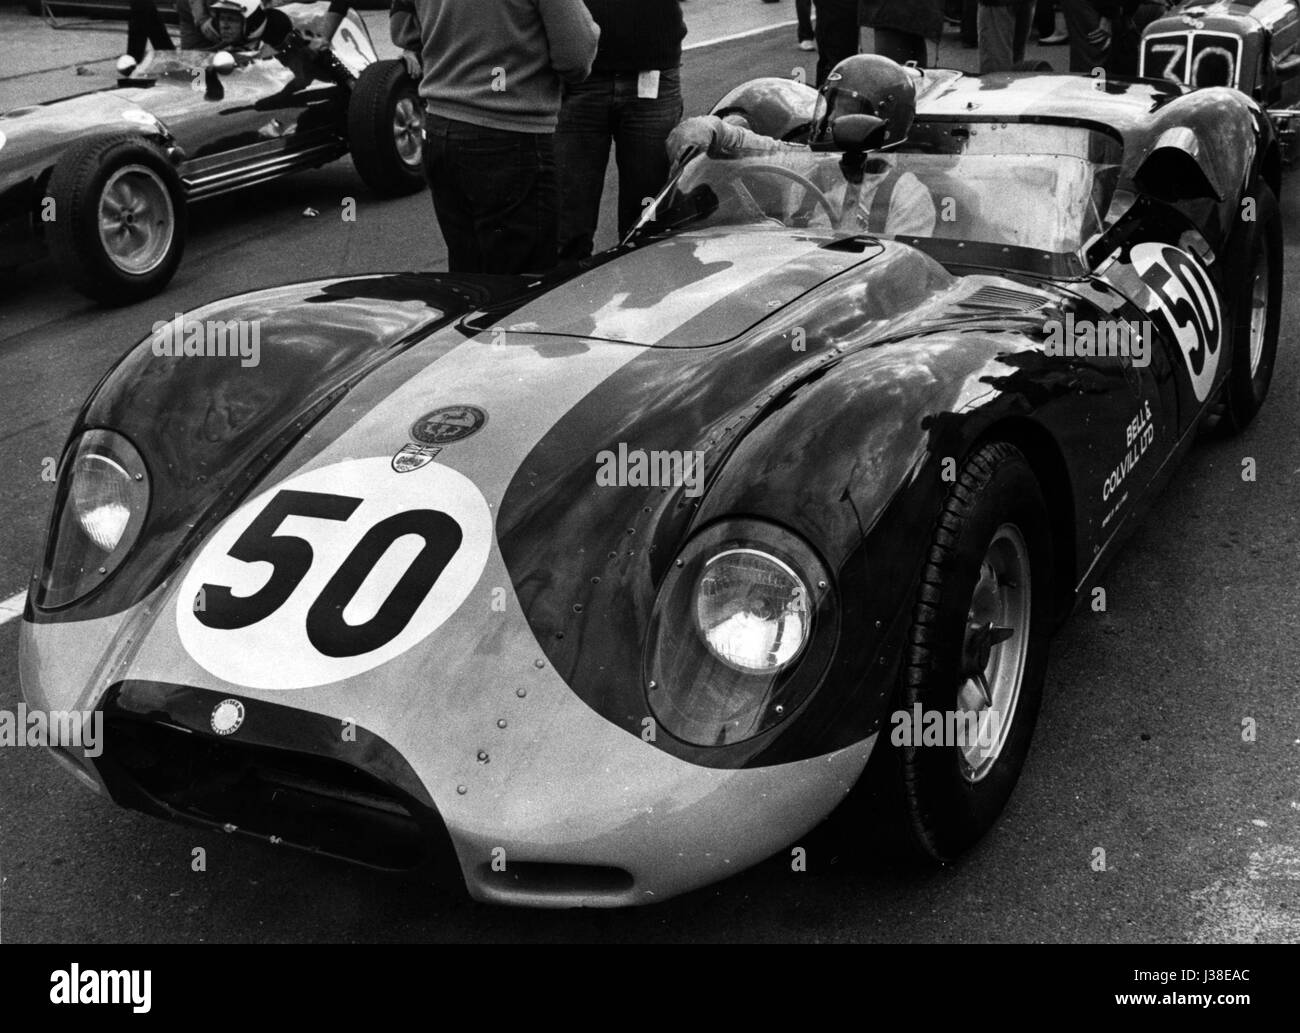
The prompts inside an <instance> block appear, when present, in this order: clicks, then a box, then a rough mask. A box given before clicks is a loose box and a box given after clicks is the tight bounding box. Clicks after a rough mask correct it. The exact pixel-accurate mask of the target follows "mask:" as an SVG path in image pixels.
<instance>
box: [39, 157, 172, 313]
mask: <svg viewBox="0 0 1300 1033" xmlns="http://www.w3.org/2000/svg"><path fill="white" fill-rule="evenodd" d="M119 174H120V175H119ZM123 182H125V184H126V186H127V187H128V188H130V190H131V195H130V196H133V197H137V198H140V199H142V200H143V202H144V205H143V207H141V208H140V214H141V215H142V216H148V220H147V221H146V220H145V219H144V218H140V220H139V222H138V223H136V222H135V219H136V214H135V213H134V212H133V213H132V214H131V216H130V218H131V220H132V225H138V226H139V227H146V226H147V227H148V228H147V229H144V230H143V231H141V230H138V229H137V230H136V231H134V232H135V233H136V234H137V235H138V236H139V237H140V239H141V240H143V241H145V242H146V243H142V244H141V245H140V251H139V254H138V255H137V256H135V257H132V256H131V255H129V254H126V253H120V254H118V255H116V256H115V255H114V253H113V251H112V250H111V249H110V244H109V243H108V242H107V241H106V238H105V237H104V236H103V235H102V234H101V232H100V213H101V205H102V204H106V203H109V202H108V201H107V200H106V197H105V195H106V188H108V192H109V193H111V194H113V195H114V196H121V195H120V194H118V190H119V189H120V187H119V185H118V184H121V183H123ZM47 193H48V196H49V197H50V198H52V199H53V201H54V219H53V221H52V222H51V223H50V224H49V240H50V249H51V251H52V252H53V254H54V258H55V260H56V261H57V262H58V263H59V265H60V266H61V267H62V269H63V272H64V275H65V276H66V277H67V279H68V281H69V282H70V283H71V284H72V286H74V287H75V288H76V289H77V290H79V291H81V293H82V294H85V295H86V296H87V297H89V298H92V299H93V300H95V301H98V302H100V303H101V304H104V305H127V304H130V303H131V302H134V301H139V300H141V299H142V298H147V297H150V296H151V295H154V294H157V293H158V292H159V291H160V290H162V289H163V288H164V287H165V286H167V283H168V281H170V280H171V278H172V276H173V275H175V273H176V268H177V266H179V265H180V261H181V255H182V254H183V253H184V251H185V233H186V229H187V213H186V208H185V195H184V190H183V189H182V187H181V180H180V176H179V175H178V174H177V172H176V169H175V168H174V167H173V165H172V163H171V162H170V161H169V160H168V159H167V156H166V155H165V154H163V152H162V151H161V150H160V149H159V148H158V147H156V146H154V144H152V143H150V142H149V141H148V140H145V139H143V138H142V137H140V136H137V135H135V134H131V133H124V134H119V135H116V136H100V137H91V138H89V139H87V140H83V141H82V142H81V143H79V144H76V145H74V146H73V147H71V148H69V149H68V151H67V152H65V153H64V155H63V157H62V158H60V159H59V163H58V164H57V165H55V167H54V172H53V174H52V175H51V176H50V185H49V189H48V192H47ZM131 233H132V231H130V230H125V229H124V230H123V231H122V239H123V241H124V243H123V252H125V249H126V248H127V247H129V246H130V242H129V240H130V237H131ZM150 238H153V239H152V240H150Z"/></svg>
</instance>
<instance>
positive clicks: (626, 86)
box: [555, 0, 686, 260]
mask: <svg viewBox="0 0 1300 1033" xmlns="http://www.w3.org/2000/svg"><path fill="white" fill-rule="evenodd" d="M586 3H587V7H588V8H589V9H590V11H591V13H592V15H593V16H594V17H595V20H596V24H597V25H598V26H599V27H600V48H599V49H598V50H597V51H596V61H595V65H594V67H593V69H592V73H591V75H590V77H588V78H587V80H586V81H585V82H581V83H572V84H570V85H568V86H566V87H565V88H564V105H563V107H561V108H560V124H559V128H558V130H557V131H556V136H555V154H556V161H557V164H558V166H559V171H560V258H561V260H577V259H582V258H586V257H587V256H588V255H590V254H591V251H592V240H593V237H594V236H595V233H596V221H597V219H598V218H599V216H600V195H601V192H602V191H603V190H604V187H605V166H606V165H607V164H608V162H609V146H610V142H611V140H612V141H613V143H614V146H615V155H616V160H617V162H618V235H619V238H620V239H621V238H622V237H623V236H625V235H626V234H627V231H628V230H630V229H631V228H632V226H633V224H634V223H635V222H636V220H637V217H638V216H639V215H640V214H641V206H642V203H643V202H644V201H645V199H646V198H647V197H654V196H655V194H657V193H658V192H659V190H660V189H661V188H662V187H663V185H664V181H665V180H666V179H667V178H668V157H667V151H666V150H665V148H664V144H665V142H666V141H667V139H668V134H669V133H670V132H671V131H672V128H673V126H675V125H677V123H678V122H679V121H681V117H682V90H681V62H682V37H683V36H685V35H686V23H685V21H684V20H683V18H682V9H681V4H680V3H679V0H637V2H636V3H635V4H631V3H628V2H627V0H586Z"/></svg>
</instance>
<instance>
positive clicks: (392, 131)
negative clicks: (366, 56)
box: [348, 60, 424, 197]
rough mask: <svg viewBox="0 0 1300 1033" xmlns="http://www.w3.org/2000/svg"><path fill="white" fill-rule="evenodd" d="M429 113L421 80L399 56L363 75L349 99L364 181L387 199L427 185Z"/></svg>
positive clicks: (351, 137) (352, 141)
mask: <svg viewBox="0 0 1300 1033" xmlns="http://www.w3.org/2000/svg"><path fill="white" fill-rule="evenodd" d="M423 131H424V115H423V113H422V108H421V102H420V95H419V92H418V91H417V89H416V83H415V81H414V80H413V79H412V78H411V76H410V74H409V73H408V72H407V70H406V65H405V64H404V63H403V62H402V61H400V60H391V61H376V62H375V63H374V64H372V65H370V66H369V67H367V68H366V69H365V71H363V72H362V73H361V78H360V79H358V80H357V84H356V86H354V87H353V90H352V99H351V100H350V101H349V103H348V143H349V146H350V147H351V149H352V161H353V163H354V164H355V165H356V167H357V172H358V173H359V174H360V176H361V179H362V181H363V182H364V183H365V184H366V186H368V187H369V188H370V189H371V190H373V191H374V192H375V193H377V194H379V195H380V196H382V197H400V196H402V195H404V194H411V193H414V192H415V191H417V190H419V189H420V188H421V187H423V186H424V165H423V162H422V154H423V145H424V138H423Z"/></svg>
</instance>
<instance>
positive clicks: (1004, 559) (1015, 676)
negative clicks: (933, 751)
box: [956, 524, 1033, 782]
mask: <svg viewBox="0 0 1300 1033" xmlns="http://www.w3.org/2000/svg"><path fill="white" fill-rule="evenodd" d="M1032 593H1033V583H1032V575H1031V571H1030V565H1029V547H1028V546H1027V545H1026V544H1025V539H1024V535H1022V534H1021V533H1020V531H1019V529H1018V528H1017V527H1015V525H1013V524H1003V525H1002V526H1001V527H999V528H998V530H997V532H996V534H994V536H993V541H991V542H990V543H989V548H988V552H987V554H986V555H985V557H984V562H983V563H982V564H981V565H980V576H979V581H977V582H976V584H975V594H974V595H973V596H972V598H971V606H970V612H969V613H968V614H967V616H966V636H965V639H964V640H963V642H962V668H963V670H962V673H963V675H964V680H963V682H962V685H961V688H960V689H958V690H957V710H958V714H959V715H960V716H963V717H965V715H974V716H973V719H972V720H970V721H966V722H961V721H959V722H957V725H956V727H958V728H962V727H965V728H970V727H972V725H973V726H974V727H975V728H976V729H977V733H976V734H975V735H974V736H973V738H972V739H971V740H970V741H967V742H965V743H959V744H958V749H959V750H960V752H961V761H960V768H961V773H962V777H963V778H965V779H966V780H967V781H969V782H978V781H980V780H981V779H983V778H984V777H985V776H986V775H987V774H988V773H989V771H990V770H992V768H993V765H994V764H996V763H997V760H998V757H999V756H1000V755H1001V753H1002V748H1003V746H1005V744H1006V740H1007V732H1008V731H1009V729H1010V728H1011V725H1012V723H1013V722H1014V721H1015V716H1016V704H1017V703H1018V702H1019V700H1020V686H1021V683H1022V682H1023V681H1024V677H1025V661H1026V659H1027V657H1028V653H1029V624H1030V613H1031V602H1032Z"/></svg>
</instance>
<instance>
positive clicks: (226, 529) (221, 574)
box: [176, 457, 492, 689]
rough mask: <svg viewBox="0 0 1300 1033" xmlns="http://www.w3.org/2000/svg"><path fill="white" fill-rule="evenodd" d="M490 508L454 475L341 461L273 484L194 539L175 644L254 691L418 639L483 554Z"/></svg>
mask: <svg viewBox="0 0 1300 1033" xmlns="http://www.w3.org/2000/svg"><path fill="white" fill-rule="evenodd" d="M491 545H492V513H491V510H490V509H489V507H488V504H487V500H486V499H485V498H484V497H483V494H482V492H480V491H479V490H478V488H477V487H476V486H475V485H474V483H473V482H472V481H471V480H470V479H469V478H468V477H466V476H465V475H464V474H461V473H458V472H457V471H455V470H452V469H451V468H449V467H446V466H439V465H437V464H436V463H435V464H430V465H429V466H426V467H424V468H423V469H420V470H418V471H416V472H414V473H409V474H400V473H397V472H396V471H395V470H393V468H392V466H391V464H390V461H389V459H388V457H382V458H374V459H352V460H348V461H346V462H342V463H338V464H336V465H333V466H326V467H321V468H320V469H318V470H312V471H311V472H310V473H305V474H301V475H299V476H297V477H293V478H290V479H289V480H287V481H284V482H283V483H281V484H278V485H276V486H275V487H274V488H272V489H270V490H269V491H266V492H264V493H263V494H261V495H259V496H257V497H256V498H254V499H253V500H252V501H250V502H249V503H248V504H247V505H245V506H243V507H241V508H240V509H239V510H238V511H237V512H236V513H234V514H233V515H232V516H231V517H230V518H229V519H227V520H226V521H225V522H224V523H223V524H222V525H221V526H220V527H219V528H218V529H217V531H216V533H215V534H213V535H212V537H211V538H209V539H208V540H207V542H205V543H204V545H203V547H202V549H201V550H200V551H199V554H198V557H197V558H196V559H195V561H194V563H193V565H192V566H191V567H190V570H189V572H188V573H187V574H186V575H185V580H184V581H183V582H182V584H181V590H180V596H179V598H178V599H177V603H176V623H177V630H178V632H179V634H180V639H181V643H182V645H184V647H185V649H186V651H187V652H188V653H189V654H190V656H192V657H193V658H194V659H195V661H197V662H198V663H199V664H200V665H201V666H202V667H203V668H204V669H205V670H207V671H209V672H211V673H212V674H214V675H216V676H217V677H218V678H224V679H225V680H226V681H228V682H231V683H233V684H235V685H246V686H248V687H250V688H255V689H303V688H308V687H311V686H314V685H326V684H329V683H330V682H336V681H341V680H342V679H344V678H350V677H353V676H354V675H358V674H361V673H363V672H365V671H369V670H371V669H372V668H375V667H378V666H379V665H380V664H383V663H385V662H387V661H389V660H391V659H393V658H394V657H396V656H399V655H401V654H402V653H404V652H406V651H407V650H408V649H411V648H412V647H413V646H415V645H416V644H417V643H419V642H420V641H422V640H423V639H424V638H425V637H426V636H427V635H429V634H430V633H431V632H433V631H434V630H436V629H437V628H438V627H439V626H440V625H442V623H443V622H444V621H446V620H447V619H448V618H449V617H450V616H451V615H452V614H453V613H455V612H456V610H457V609H458V608H459V607H460V605H461V604H462V603H463V602H464V601H465V600H466V598H468V596H469V594H470V592H472V591H473V589H474V586H475V585H476V584H478V580H479V578H480V577H481V576H482V574H483V570H484V567H485V566H486V565H487V560H488V554H489V551H490V549H491Z"/></svg>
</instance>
